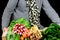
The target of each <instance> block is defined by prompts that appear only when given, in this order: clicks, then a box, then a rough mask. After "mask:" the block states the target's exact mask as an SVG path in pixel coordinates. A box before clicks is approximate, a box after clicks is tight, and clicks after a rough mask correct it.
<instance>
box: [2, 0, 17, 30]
mask: <svg viewBox="0 0 60 40" xmlns="http://www.w3.org/2000/svg"><path fill="white" fill-rule="evenodd" d="M17 2H18V0H9V1H8V4H7V6H6V8H5V10H4V12H3V16H2V29H3V28H4V27H8V24H9V21H10V16H11V14H12V13H13V12H14V9H15V7H16V4H17Z"/></svg>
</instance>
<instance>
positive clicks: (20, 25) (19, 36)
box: [2, 18, 42, 40]
mask: <svg viewBox="0 0 60 40" xmlns="http://www.w3.org/2000/svg"><path fill="white" fill-rule="evenodd" d="M6 33H7V34H6V35H5V37H4V36H3V37H2V40H40V39H41V38H42V33H41V31H40V30H39V29H38V27H37V25H33V26H31V24H30V22H29V21H28V20H27V19H25V18H20V19H18V20H13V21H12V22H11V23H10V26H9V29H8V31H7V32H6Z"/></svg>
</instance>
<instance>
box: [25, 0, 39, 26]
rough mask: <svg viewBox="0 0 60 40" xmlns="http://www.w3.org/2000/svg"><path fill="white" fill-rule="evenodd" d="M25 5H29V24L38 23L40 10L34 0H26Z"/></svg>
mask: <svg viewBox="0 0 60 40" xmlns="http://www.w3.org/2000/svg"><path fill="white" fill-rule="evenodd" d="M26 2H27V6H29V20H30V22H31V25H38V27H39V25H40V18H39V16H40V11H39V9H38V6H37V4H36V0H26Z"/></svg>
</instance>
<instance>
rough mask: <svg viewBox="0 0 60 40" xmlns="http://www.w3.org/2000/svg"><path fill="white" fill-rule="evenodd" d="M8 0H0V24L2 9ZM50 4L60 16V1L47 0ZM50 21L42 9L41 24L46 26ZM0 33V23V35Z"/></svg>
mask: <svg viewBox="0 0 60 40" xmlns="http://www.w3.org/2000/svg"><path fill="white" fill-rule="evenodd" d="M7 2H8V0H0V24H1V17H2V14H3V11H4V9H5V6H6V4H7ZM49 2H50V4H51V6H52V7H53V8H54V9H55V11H56V12H57V13H58V14H59V16H60V1H59V0H49ZM50 23H51V20H50V19H49V18H48V17H47V15H46V14H45V12H44V10H43V9H42V10H41V24H42V25H44V26H46V27H47V26H48V25H49V24H50ZM1 35H2V30H1V25H0V37H1Z"/></svg>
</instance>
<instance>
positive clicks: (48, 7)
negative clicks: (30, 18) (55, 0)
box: [43, 0, 60, 24]
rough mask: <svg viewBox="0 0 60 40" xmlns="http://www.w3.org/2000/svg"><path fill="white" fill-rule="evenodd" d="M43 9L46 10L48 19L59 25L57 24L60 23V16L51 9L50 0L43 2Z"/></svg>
mask: <svg viewBox="0 0 60 40" xmlns="http://www.w3.org/2000/svg"><path fill="white" fill-rule="evenodd" d="M43 9H44V10H45V12H46V14H47V15H48V17H49V18H50V19H51V20H52V22H54V23H57V24H59V23H60V19H59V15H58V14H57V13H56V11H55V10H54V9H53V8H52V7H51V5H50V4H49V2H48V0H43Z"/></svg>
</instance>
